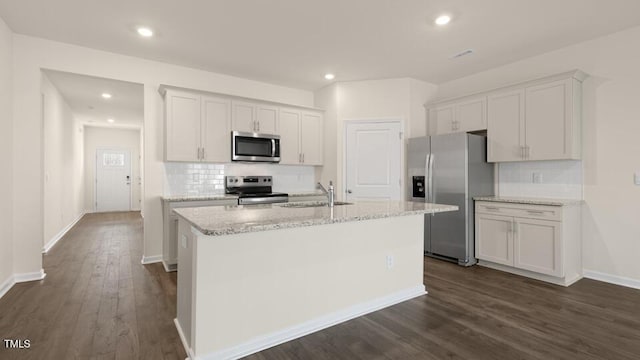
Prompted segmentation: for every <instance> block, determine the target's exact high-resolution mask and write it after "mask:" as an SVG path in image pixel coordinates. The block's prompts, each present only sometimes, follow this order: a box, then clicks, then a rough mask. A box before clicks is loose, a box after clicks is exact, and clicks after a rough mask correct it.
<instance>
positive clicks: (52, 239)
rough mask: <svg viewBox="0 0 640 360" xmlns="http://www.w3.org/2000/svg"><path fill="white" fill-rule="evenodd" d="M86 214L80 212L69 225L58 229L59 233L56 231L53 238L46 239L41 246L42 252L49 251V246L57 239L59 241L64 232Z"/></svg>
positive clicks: (55, 242)
mask: <svg viewBox="0 0 640 360" xmlns="http://www.w3.org/2000/svg"><path fill="white" fill-rule="evenodd" d="M85 214H86V212H84V211H83V212H82V213H81V214H80V215H79V216H78V217H77V218H75V219H74V220H73V221H72V222H71V223H70V224H69V225H67V226H65V227H64V229H62V230H60V232H59V233H57V234H56V235H55V236H54V237H53V238H51V240H49V241H47V243H46V244H45V245H44V247H43V248H42V253H43V254H46V253H48V252H49V250H51V248H52V247H53V246H54V245H55V244H57V243H58V241H60V239H62V238H63V237H64V236H65V234H66V233H67V232H69V230H71V228H72V227H74V226H75V224H77V223H78V221H80V219H82V217H83V216H84V215H85Z"/></svg>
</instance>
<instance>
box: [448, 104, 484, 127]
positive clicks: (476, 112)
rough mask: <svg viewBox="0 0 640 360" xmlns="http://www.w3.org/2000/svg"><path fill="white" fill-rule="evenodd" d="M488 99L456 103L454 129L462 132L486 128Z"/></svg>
mask: <svg viewBox="0 0 640 360" xmlns="http://www.w3.org/2000/svg"><path fill="white" fill-rule="evenodd" d="M486 104H487V99H486V98H481V99H475V100H471V101H466V102H462V103H458V104H456V117H455V123H454V130H455V131H460V132H467V131H478V130H485V129H486V128H487V116H486Z"/></svg>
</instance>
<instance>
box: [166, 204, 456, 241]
mask: <svg viewBox="0 0 640 360" xmlns="http://www.w3.org/2000/svg"><path fill="white" fill-rule="evenodd" d="M288 204H289V205H288ZM290 204H292V203H285V204H265V205H233V206H207V207H197V208H181V209H175V210H174V212H175V213H176V214H178V216H180V217H181V218H182V219H184V220H186V221H187V222H188V223H190V224H191V225H192V226H194V227H195V228H196V229H197V230H198V231H200V232H201V233H203V234H205V235H212V236H221V235H232V234H240V233H249V232H259V231H267V230H277V229H287V228H296V227H306V226H316V225H325V224H335V223H343V222H349V221H363V220H371V219H381V218H388V217H397V216H408V215H419V214H433V213H439V212H447V211H456V210H458V207H457V206H453V205H442V204H431V203H421V202H405V201H363V202H358V203H354V204H351V205H337V206H335V207H333V209H331V208H329V207H328V206H322V207H291V206H290ZM294 204H295V203H294ZM294 206H295V205H294Z"/></svg>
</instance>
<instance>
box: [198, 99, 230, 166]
mask: <svg viewBox="0 0 640 360" xmlns="http://www.w3.org/2000/svg"><path fill="white" fill-rule="evenodd" d="M201 102H202V119H201V129H202V131H201V144H202V153H201V154H200V155H201V158H202V161H209V162H228V161H229V160H230V159H231V101H229V100H228V99H223V98H217V97H212V96H202V98H201Z"/></svg>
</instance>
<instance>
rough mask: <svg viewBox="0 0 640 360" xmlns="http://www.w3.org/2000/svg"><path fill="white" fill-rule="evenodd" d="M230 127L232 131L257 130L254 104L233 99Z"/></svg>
mask: <svg viewBox="0 0 640 360" xmlns="http://www.w3.org/2000/svg"><path fill="white" fill-rule="evenodd" d="M232 106H233V114H232V115H231V117H232V124H231V129H232V130H233V131H244V132H257V129H258V127H257V126H256V105H255V104H252V103H248V102H243V101H233V102H232Z"/></svg>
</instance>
